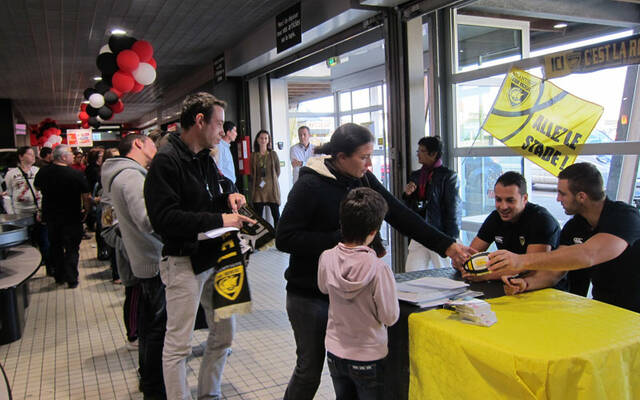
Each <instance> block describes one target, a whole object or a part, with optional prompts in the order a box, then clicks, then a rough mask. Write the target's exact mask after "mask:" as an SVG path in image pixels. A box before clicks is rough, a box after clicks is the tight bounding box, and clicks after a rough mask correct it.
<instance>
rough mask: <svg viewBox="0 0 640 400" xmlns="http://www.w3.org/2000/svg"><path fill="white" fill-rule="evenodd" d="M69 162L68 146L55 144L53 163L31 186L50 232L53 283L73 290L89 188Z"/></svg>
mask: <svg viewBox="0 0 640 400" xmlns="http://www.w3.org/2000/svg"><path fill="white" fill-rule="evenodd" d="M72 162H73V154H71V151H70V149H69V146H66V145H62V144H61V145H58V146H57V147H56V148H55V149H54V150H53V163H52V164H51V165H49V166H46V167H43V168H42V169H41V170H40V171H38V173H37V174H36V178H35V180H34V182H33V185H34V186H35V187H36V188H37V189H38V190H40V191H41V192H42V220H43V221H44V222H45V223H46V224H47V227H48V231H49V242H50V247H49V249H50V250H49V252H50V258H51V262H52V264H53V270H54V275H55V278H56V282H57V283H58V284H64V283H65V282H67V284H68V285H69V287H70V288H72V289H73V288H75V287H77V286H78V257H79V255H78V251H79V249H80V241H81V240H82V221H84V218H85V217H86V210H88V209H89V185H88V184H87V179H86V178H85V177H84V174H83V173H81V172H78V171H76V170H75V169H73V168H71V167H70V165H71V163H72ZM83 206H84V207H83Z"/></svg>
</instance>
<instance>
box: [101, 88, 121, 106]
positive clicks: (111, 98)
mask: <svg viewBox="0 0 640 400" xmlns="http://www.w3.org/2000/svg"><path fill="white" fill-rule="evenodd" d="M104 102H105V103H107V104H116V103H117V102H118V95H117V94H115V93H113V92H112V91H111V90H109V91H108V92H107V93H105V94H104Z"/></svg>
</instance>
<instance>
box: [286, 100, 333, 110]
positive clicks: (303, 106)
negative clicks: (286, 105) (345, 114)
mask: <svg viewBox="0 0 640 400" xmlns="http://www.w3.org/2000/svg"><path fill="white" fill-rule="evenodd" d="M295 111H297V112H315V113H330V112H331V113H332V112H333V96H325V97H319V98H317V99H311V100H305V101H301V102H300V103H299V104H298V109H297V110H295Z"/></svg>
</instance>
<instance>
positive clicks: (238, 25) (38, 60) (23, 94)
mask: <svg viewBox="0 0 640 400" xmlns="http://www.w3.org/2000/svg"><path fill="white" fill-rule="evenodd" d="M296 1H297V0H227V1H222V0H210V1H200V0H180V1H178V0H129V1H123V0H120V1H118V0H83V1H81V0H58V1H49V0H11V1H3V2H0V74H2V75H1V76H2V79H0V98H10V99H13V101H14V105H15V107H16V109H17V111H18V113H19V114H20V115H21V116H22V117H23V118H24V119H26V121H27V122H28V123H37V122H39V121H40V120H42V119H44V118H53V119H55V120H56V121H58V122H59V123H73V122H75V121H76V119H77V118H76V115H77V113H78V110H79V108H80V104H81V102H82V100H84V99H83V98H82V92H83V91H84V89H85V88H87V87H90V86H93V84H94V81H93V80H92V77H93V76H96V75H99V70H98V68H97V67H96V65H95V59H96V57H97V56H98V53H99V50H100V47H102V45H104V44H105V43H106V42H107V40H108V38H109V35H110V31H111V29H113V28H122V29H125V30H127V31H128V32H129V34H130V35H132V36H134V37H136V38H138V39H145V40H148V41H149V42H151V43H152V45H153V46H154V58H155V59H156V61H157V63H158V69H157V79H156V82H155V83H154V84H153V85H151V86H148V87H145V89H144V90H143V91H142V92H141V93H138V94H133V95H125V96H124V98H123V101H124V103H125V110H124V112H122V113H121V114H117V115H116V117H115V118H114V120H113V121H114V122H128V121H134V120H137V119H138V118H140V117H141V116H142V115H143V114H145V113H148V112H150V111H152V110H153V109H155V108H156V107H158V106H159V105H160V104H161V102H162V96H163V93H164V92H166V91H167V90H168V89H169V88H171V87H172V86H174V85H176V82H179V81H180V80H181V79H184V78H188V77H189V76H190V75H191V74H193V73H196V71H198V70H199V69H202V68H203V66H206V65H210V64H211V63H212V60H213V58H214V57H215V56H217V55H218V54H220V53H221V52H223V51H224V49H225V48H229V47H231V46H233V44H234V43H237V42H239V41H240V40H241V39H242V38H243V37H244V36H245V35H247V34H248V33H249V32H251V29H252V28H253V27H255V26H258V25H260V24H261V23H263V22H264V21H266V20H267V19H269V18H271V17H273V16H274V15H276V14H277V13H279V12H280V11H282V10H284V9H286V8H287V6H289V5H291V4H293V3H295V2H296Z"/></svg>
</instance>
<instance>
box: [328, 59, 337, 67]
mask: <svg viewBox="0 0 640 400" xmlns="http://www.w3.org/2000/svg"><path fill="white" fill-rule="evenodd" d="M338 64H340V57H329V58H328V59H327V67H329V68H331V67H335V66H336V65H338Z"/></svg>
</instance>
